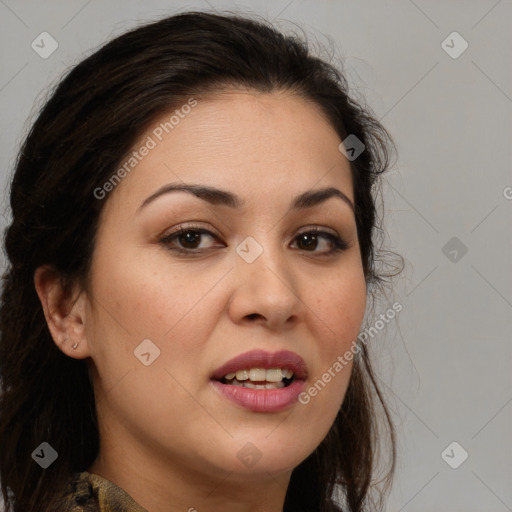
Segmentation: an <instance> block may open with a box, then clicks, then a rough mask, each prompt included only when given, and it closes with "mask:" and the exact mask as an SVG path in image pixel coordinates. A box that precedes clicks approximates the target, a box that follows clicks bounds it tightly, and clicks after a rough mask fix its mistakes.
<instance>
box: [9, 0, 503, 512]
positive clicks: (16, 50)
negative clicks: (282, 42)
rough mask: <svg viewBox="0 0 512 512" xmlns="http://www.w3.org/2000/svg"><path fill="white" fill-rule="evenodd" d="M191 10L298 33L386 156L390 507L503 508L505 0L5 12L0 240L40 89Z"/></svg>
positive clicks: (383, 350)
mask: <svg viewBox="0 0 512 512" xmlns="http://www.w3.org/2000/svg"><path fill="white" fill-rule="evenodd" d="M185 9H199V10H207V11H213V10H216V9H219V10H222V9H231V10H237V11H241V12H255V13H259V14H262V15H264V16H265V17H266V18H267V19H269V20H273V21H274V23H276V24H277V26H279V27H280V28H282V29H283V30H285V31H289V30H297V29H296V27H295V24H297V25H298V26H300V27H302V28H304V29H305V30H306V32H307V33H308V34H309V35H310V37H311V38H312V39H316V40H317V41H318V42H319V43H320V44H323V45H327V46H328V47H329V46H330V45H334V46H335V48H336V49H335V52H334V53H335V55H336V56H338V57H341V58H343V59H344V61H345V66H346V73H347V76H348V78H349V80H350V83H351V84H352V86H353V91H354V93H355V94H356V95H357V94H362V95H364V96H365V97H366V98H367V100H368V103H369V104H370V105H371V106H372V107H373V109H374V111H375V113H376V115H377V117H378V118H379V119H381V120H382V122H383V124H384V125H385V126H386V127H387V128H388V129H389V131H390V132H391V134H392V135H393V137H394V139H395V141H396V143H397V147H398V160H397V164H396V165H395V166H394V168H393V169H392V170H391V172H390V173H389V174H388V176H387V179H386V182H385V184H384V186H383V192H384V205H385V221H386V231H387V233H388V240H387V245H388V247H389V248H391V249H394V250H395V251H397V252H398V253H400V254H402V255H403V256H404V257H405V259H406V267H405V270H404V272H403V273H402V275H401V276H400V278H398V279H396V280H395V283H394V295H393V298H391V297H388V298H386V299H383V300H382V301H381V305H378V307H377V308H376V312H377V314H378V313H381V312H382V313H383V312H385V311H386V309H388V308H389V307H390V304H391V303H392V302H393V301H394V300H398V301H399V302H401V304H403V311H402V312H401V313H400V314H399V315H398V317H397V321H394V322H392V323H390V324H389V325H388V326H387V327H386V329H385V330H383V331H382V332H381V333H380V334H379V335H378V336H376V337H375V338H374V339H373V340H372V348H373V350H374V352H375V354H376V356H377V360H378V367H379V374H380V379H381V381H382V383H383V387H384V389H386V390H387V391H386V394H387V396H388V399H389V401H390V406H391V409H392V412H393V418H394V421H395V423H396V425H397V429H398V441H399V467H398V472H397V475H396V478H395V483H394V486H393V488H392V491H391V495H390V498H389V500H388V508H387V510H389V511H403V512H419V511H440V510H442V511H444V512H455V511H474V512H476V511H482V512H484V511H485V512H491V511H496V512H501V511H506V510H510V511H512V485H511V484H512V463H511V459H512V442H511V423H512V422H511V419H512V403H511V402H512V386H511V384H512V378H511V371H510V364H511V361H512V357H511V356H512V344H511V343H510V330H511V327H512V322H511V313H512V272H511V270H510V268H511V265H510V263H511V256H512V236H511V220H512V188H511V187H512V173H511V165H510V164H511V146H512V144H511V143H512V123H511V121H512V73H511V67H512V66H511V63H512V59H511V55H510V54H511V48H512V31H511V30H510V22H511V20H512V2H511V0H501V1H496V0H480V1H475V0H473V1H450V2H442V1H436V2H433V1H430V2H427V1H425V0H415V1H412V0H387V1H382V0H371V1H370V0H364V1H360V2H355V1H348V0H340V1H334V0H331V1H327V0H323V1H313V0H291V1H290V0H280V1H256V0H253V1H250V0H246V2H245V3H244V2H238V3H233V2H220V1H214V0H210V1H209V2H207V1H196V2H169V1H167V2H166V1H157V0H153V1H135V0H133V1H123V2H121V1H110V2H100V1H99V0H89V1H86V0H68V1H46V2H44V3H43V2H41V1H35V0H31V1H23V0H20V1H14V0H3V1H2V0H0V17H1V18H0V19H1V30H0V34H1V35H0V37H1V42H0V56H1V69H2V73H1V77H0V103H1V112H2V115H1V118H0V130H1V135H2V137H1V144H2V150H1V153H0V158H1V176H0V179H1V180H2V183H1V185H2V191H3V196H2V209H1V211H2V214H3V215H2V228H3V227H4V226H5V223H6V222H7V221H8V210H7V204H8V201H7V191H6V186H7V182H8V176H9V174H10V172H11V170H12V167H13V163H14V158H15V154H16V149H17V147H18V145H19V143H20V142H21V140H22V139H23V137H24V135H25V134H26V131H27V129H28V127H29V125H30V119H33V117H34V115H35V113H36V111H37V108H38V106H40V105H41V102H42V101H43V100H44V98H45V97H46V94H47V91H48V88H49V86H50V85H51V84H55V83H56V82H57V81H58V78H59V76H60V75H61V73H62V72H63V71H64V70H66V69H68V68H69V67H70V66H72V65H73V64H75V63H77V62H78V61H79V60H81V59H82V58H83V57H84V56H85V55H88V54H89V53H90V52H91V51H93V50H94V49H95V48H96V47H97V46H98V45H99V44H100V43H102V42H103V41H105V40H106V39H109V38H110V37H113V36H115V35H118V34H120V33H122V32H124V31H126V30H127V29H129V28H131V27H132V26H133V25H134V24H136V23H138V22H140V21H144V20H147V21H149V20H151V19H155V18H157V17H161V16H163V15H165V14H170V13H173V12H177V11H182V10H185ZM44 31H46V32H49V33H50V34H51V35H52V37H53V38H54V39H55V40H56V41H57V42H58V44H59V46H58V49H57V50H56V51H55V52H54V53H53V54H52V55H51V56H50V57H48V58H47V59H43V58H41V57H40V56H39V55H38V54H37V53H36V52H35V51H34V50H33V49H32V48H31V42H32V41H33V40H35V39H36V37H37V36H38V35H39V34H40V33H41V32H44ZM454 31H456V32H458V33H459V34H460V35H461V36H462V37H463V38H464V40H466V41H467V43H468V45H469V46H468V48H467V50H466V51H465V52H464V53H462V54H461V55H460V56H458V57H457V58H452V57H451V56H450V55H448V53H447V52H446V51H445V49H444V48H446V46H444V45H443V46H442V42H443V41H444V40H445V39H446V38H447V37H448V36H449V34H451V33H452V32H454ZM451 39H453V37H452V38H451ZM451 39H450V38H448V40H447V43H445V44H448V45H449V46H452V47H453V48H451V50H450V51H452V52H459V51H460V49H461V48H462V46H461V41H460V40H457V39H456V38H455V39H453V42H452V40H451ZM452 237H456V238H457V239H456V240H455V241H452V243H451V244H450V245H448V246H447V247H445V244H447V243H448V241H449V240H450V239H452ZM443 248H444V252H443ZM464 248H467V253H465V254H463V252H464V250H465V249H464ZM454 251H455V252H454ZM2 263H3V260H2ZM453 441H456V442H457V443H459V445H457V446H456V447H455V448H454V449H453V451H451V448H450V449H449V450H448V452H447V453H448V456H446V455H445V457H444V459H443V457H442V456H441V454H442V452H443V451H444V450H445V448H446V447H447V446H448V445H449V444H450V443H452V442H453ZM461 447H462V448H461ZM462 449H464V450H465V451H467V452H468V454H469V457H468V458H467V460H466V461H465V462H464V463H462V464H461V465H460V466H459V467H458V468H457V469H453V468H452V467H450V466H449V465H448V464H447V462H445V460H446V461H449V462H450V463H451V464H452V465H457V464H458V463H460V461H461V460H462V459H461V454H462V453H463V452H462Z"/></svg>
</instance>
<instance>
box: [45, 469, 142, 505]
mask: <svg viewBox="0 0 512 512" xmlns="http://www.w3.org/2000/svg"><path fill="white" fill-rule="evenodd" d="M57 511H58V512H147V510H146V509H144V508H143V507H141V506H140V505H138V504H137V503H136V502H135V501H134V500H133V499H132V498H131V497H130V496H129V495H128V494H127V493H126V492H125V491H123V490H122V489H121V488H120V487H117V485H115V484H114V483H112V482H110V481H109V480H106V479H105V478H102V477H100V476H98V475H94V474H92V473H88V472H87V471H83V472H82V473H75V474H74V475H73V477H72V479H71V480H70V482H69V484H68V485H67V487H66V490H65V492H64V494H63V496H62V498H61V500H60V502H59V506H58V508H57V509H56V510H55V512H57Z"/></svg>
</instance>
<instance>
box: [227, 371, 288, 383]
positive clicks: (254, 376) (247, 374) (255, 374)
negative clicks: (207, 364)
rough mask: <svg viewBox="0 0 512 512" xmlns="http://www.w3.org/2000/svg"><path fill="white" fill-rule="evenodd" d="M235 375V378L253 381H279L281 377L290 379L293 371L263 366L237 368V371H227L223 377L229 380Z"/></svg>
mask: <svg viewBox="0 0 512 512" xmlns="http://www.w3.org/2000/svg"><path fill="white" fill-rule="evenodd" d="M235 377H236V379H237V380H251V381H253V382H258V381H260V382H261V381H267V382H281V381H282V379H283V378H286V379H291V378H292V377H293V371H292V370H284V369H281V368H271V369H269V370H266V369H265V368H251V369H250V370H238V371H237V372H233V373H228V374H226V375H225V377H224V378H225V379H226V380H231V379H234V378H235Z"/></svg>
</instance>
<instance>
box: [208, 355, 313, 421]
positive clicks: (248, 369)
mask: <svg viewBox="0 0 512 512" xmlns="http://www.w3.org/2000/svg"><path fill="white" fill-rule="evenodd" d="M307 375H308V371H307V367H306V363H305V361H304V359H303V358H302V357H300V356H299V355H298V354H295V353H294V352H290V351H285V350H283V351H280V352H274V353H271V352H266V351H263V350H253V351H251V352H246V353H245V354H241V355H240V356H237V357H235V358H233V359H231V360H230V361H228V362H227V363H225V364H224V365H222V366H221V367H220V368H218V369H217V370H215V371H214V372H213V374H212V375H211V381H212V383H213V384H214V387H215V388H216V389H217V390H219V391H220V393H221V395H223V396H224V397H226V398H228V399H229V400H231V401H232V402H234V403H236V404H237V405H239V406H242V407H244V408H246V409H249V410H251V411H254V412H278V411H281V410H283V409H286V408H288V407H290V406H291V405H293V404H294V403H295V402H297V398H298V395H299V394H300V392H301V391H302V389H303V388H304V385H305V380H306V378H307Z"/></svg>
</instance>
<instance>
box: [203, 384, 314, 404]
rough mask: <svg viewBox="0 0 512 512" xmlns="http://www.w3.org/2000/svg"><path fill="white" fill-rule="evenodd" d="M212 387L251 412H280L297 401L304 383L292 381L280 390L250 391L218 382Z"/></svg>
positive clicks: (249, 389)
mask: <svg viewBox="0 0 512 512" xmlns="http://www.w3.org/2000/svg"><path fill="white" fill-rule="evenodd" d="M211 382H212V383H213V385H214V386H215V387H216V388H217V389H218V390H219V391H220V392H221V393H222V395H223V396H225V397H226V398H227V399H228V400H231V401H232V402H234V403H235V404H237V405H240V406H242V407H245V408H246V409H249V410H250V411H253V412H280V411H284V410H285V409H288V407H290V406H292V405H293V404H294V403H296V402H297V401H298V398H299V395H300V394H301V392H302V390H303V389H304V386H305V381H303V380H294V381H293V382H292V383H291V384H290V385H289V386H287V387H285V388H280V389H251V388H245V387H242V386H233V385H231V384H222V383H221V382H219V381H218V380H212V381H211Z"/></svg>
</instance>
